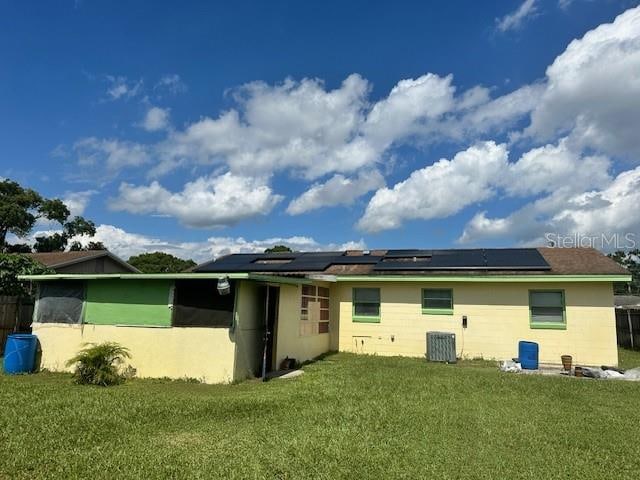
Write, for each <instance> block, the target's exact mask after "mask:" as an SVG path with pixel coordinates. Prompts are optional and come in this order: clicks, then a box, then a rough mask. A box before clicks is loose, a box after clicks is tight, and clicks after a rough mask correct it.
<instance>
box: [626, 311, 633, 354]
mask: <svg viewBox="0 0 640 480" xmlns="http://www.w3.org/2000/svg"><path fill="white" fill-rule="evenodd" d="M627 322H628V323H629V338H630V339H631V349H632V350H633V324H632V323H631V310H630V309H627Z"/></svg>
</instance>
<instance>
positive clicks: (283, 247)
mask: <svg viewBox="0 0 640 480" xmlns="http://www.w3.org/2000/svg"><path fill="white" fill-rule="evenodd" d="M278 252H293V250H291V249H290V248H289V247H287V246H286V245H274V246H273V247H271V248H267V249H266V250H265V251H264V253H278Z"/></svg>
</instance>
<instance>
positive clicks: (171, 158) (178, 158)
mask: <svg viewBox="0 0 640 480" xmlns="http://www.w3.org/2000/svg"><path fill="white" fill-rule="evenodd" d="M370 90H371V86H370V84H369V82H367V81H366V80H365V79H363V78H362V77H361V76H359V75H357V74H353V75H350V76H349V77H347V78H346V79H345V80H344V81H343V82H342V84H341V85H340V86H339V87H338V88H335V89H333V90H329V89H327V88H325V86H324V84H323V82H322V81H320V80H317V79H303V80H301V81H299V82H297V81H294V80H291V79H287V80H285V81H284V82H283V83H281V84H276V85H268V84H266V83H264V82H252V83H249V84H246V85H243V86H241V87H239V88H236V89H234V90H232V91H231V92H230V95H231V98H232V100H233V101H234V102H235V108H231V109H230V110H227V111H225V112H222V113H221V114H220V115H219V116H218V117H216V118H213V117H204V118H202V119H200V120H198V121H196V122H194V123H191V124H190V125H187V126H186V127H185V128H184V129H182V130H178V131H172V132H170V133H169V134H168V135H167V137H166V139H164V140H163V141H161V142H159V143H158V144H155V145H153V146H151V149H152V150H153V152H154V157H155V158H157V159H158V161H157V162H156V163H155V165H154V166H153V168H152V169H151V170H150V175H151V176H161V175H164V174H166V173H168V172H170V171H171V170H173V169H175V168H177V167H180V166H188V165H206V166H217V165H224V166H226V167H227V168H228V169H229V170H231V171H232V172H234V173H242V172H246V171H247V169H251V171H252V172H255V173H257V174H262V175H271V174H274V173H277V172H280V171H286V172H288V173H289V174H290V175H292V176H294V177H299V176H302V177H304V178H306V179H308V180H315V179H318V178H321V177H323V176H326V175H331V174H342V175H345V174H351V173H353V172H356V171H358V170H360V169H362V168H367V169H372V168H375V167H376V165H377V164H379V163H380V162H381V161H382V160H383V158H384V156H385V155H386V154H388V153H389V151H390V149H391V148H393V147H394V146H396V145H397V146H400V145H405V144H407V143H412V142H414V140H417V141H419V142H420V143H425V142H426V143H432V142H433V143H437V142H442V141H447V140H456V141H459V140H463V139H466V138H468V137H473V136H477V135H478V134H480V133H488V132H497V131H503V130H504V129H506V128H508V127H510V126H511V125H512V124H513V122H515V121H516V120H518V119H520V118H522V117H523V116H524V115H526V114H527V113H528V112H529V111H530V110H531V109H532V108H533V106H534V105H535V103H536V101H537V95H538V94H539V93H540V87H539V86H538V85H532V86H525V87H523V88H522V89H519V90H516V91H514V92H512V93H510V94H507V95H505V96H503V97H498V98H495V99H492V98H491V96H490V92H489V89H487V88H485V87H481V86H476V87H472V88H470V89H469V90H466V91H463V92H460V93H456V88H455V86H454V85H453V78H452V76H450V75H449V76H446V77H440V76H438V75H435V74H431V73H428V74H425V75H422V76H420V77H418V78H415V79H405V80H401V81H399V82H398V83H397V84H396V85H395V86H394V87H393V88H392V89H391V91H390V92H389V94H388V95H387V96H386V97H383V98H382V99H380V100H378V101H377V102H372V101H371V100H370V99H369V94H370Z"/></svg>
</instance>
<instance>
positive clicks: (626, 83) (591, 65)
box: [525, 7, 640, 159]
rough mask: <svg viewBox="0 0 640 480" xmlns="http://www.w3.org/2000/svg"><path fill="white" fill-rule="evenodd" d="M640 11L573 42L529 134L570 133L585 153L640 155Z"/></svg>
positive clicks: (552, 70)
mask: <svg viewBox="0 0 640 480" xmlns="http://www.w3.org/2000/svg"><path fill="white" fill-rule="evenodd" d="M639 71H640V7H636V8H633V9H630V10H627V11H626V12H624V13H623V14H621V15H619V16H618V17H617V18H616V19H615V21H614V22H613V23H610V24H603V25H600V26H599V27H597V28H595V29H594V30H591V31H590V32H587V33H586V34H585V35H584V37H582V38H581V39H578V40H574V41H572V42H571V43H570V44H569V46H568V47H567V49H566V50H565V51H564V52H563V53H562V54H561V55H559V56H558V57H557V58H556V59H555V60H554V62H553V63H552V64H551V65H550V66H549V67H548V68H547V72H546V75H547V79H546V88H545V91H544V93H543V94H542V95H541V98H540V101H539V103H538V105H536V107H535V108H534V109H533V112H532V114H531V124H530V126H529V127H528V128H527V129H526V131H525V133H526V134H527V135H530V136H532V137H534V138H536V139H538V140H543V141H544V140H548V139H551V138H553V137H554V136H555V135H557V134H558V132H560V133H570V137H571V140H572V141H573V142H575V143H576V144H577V145H579V146H581V147H583V148H594V149H597V150H598V151H601V152H603V153H605V154H609V155H620V156H633V157H634V158H635V159H637V158H638V155H639V154H640V135H638V131H639V129H640V116H638V112H639V111H640V82H639V81H638V73H637V72H639Z"/></svg>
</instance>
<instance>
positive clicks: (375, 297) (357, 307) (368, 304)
mask: <svg viewBox="0 0 640 480" xmlns="http://www.w3.org/2000/svg"><path fill="white" fill-rule="evenodd" d="M352 295H353V321H354V322H374V323H377V322H380V289H379V288H354V289H353V294H352Z"/></svg>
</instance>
